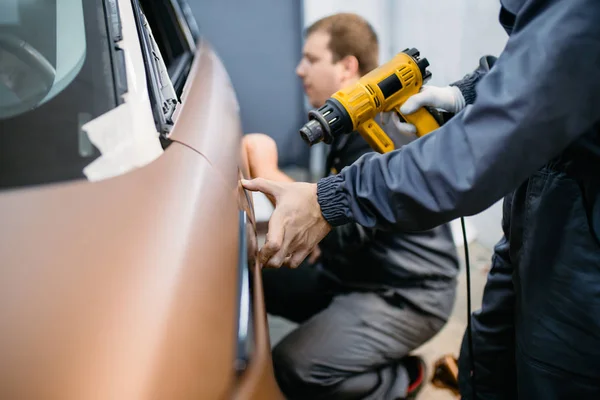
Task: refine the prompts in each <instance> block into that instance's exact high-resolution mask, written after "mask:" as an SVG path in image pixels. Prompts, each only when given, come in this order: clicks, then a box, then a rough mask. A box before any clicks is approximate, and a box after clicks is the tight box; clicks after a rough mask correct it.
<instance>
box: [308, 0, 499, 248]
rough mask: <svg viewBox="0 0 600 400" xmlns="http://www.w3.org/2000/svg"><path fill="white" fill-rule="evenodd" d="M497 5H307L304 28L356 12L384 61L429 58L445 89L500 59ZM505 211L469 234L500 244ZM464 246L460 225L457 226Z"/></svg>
mask: <svg viewBox="0 0 600 400" xmlns="http://www.w3.org/2000/svg"><path fill="white" fill-rule="evenodd" d="M499 10H500V2H499V1H498V0H418V1H416V0H369V1H367V0H328V1H322V0H304V25H305V27H306V26H308V25H310V24H311V23H312V22H314V21H316V20H317V19H319V18H321V17H324V16H326V15H330V14H333V13H336V12H355V13H357V14H360V15H362V16H363V17H364V18H365V19H366V20H367V21H369V22H370V23H371V24H372V25H373V28H374V29H375V30H376V31H377V34H378V36H379V40H380V61H381V62H385V61H386V60H388V59H389V58H391V57H392V56H393V55H394V54H396V53H397V52H399V51H402V50H403V49H405V48H407V47H416V48H417V49H419V51H420V52H421V57H426V58H427V59H428V60H429V63H430V64H431V66H430V67H429V69H430V71H431V72H432V74H433V76H432V79H431V81H430V82H429V83H430V84H433V85H446V84H449V83H451V82H453V81H455V80H458V79H460V78H462V77H463V76H464V75H465V74H467V73H469V72H470V71H472V70H474V69H475V68H476V67H477V65H478V61H479V58H480V57H481V56H483V55H486V54H491V55H496V56H497V55H499V54H500V52H501V51H502V49H503V47H504V45H505V43H506V40H507V35H506V33H505V32H504V30H503V29H502V27H501V26H500V24H499V23H498V12H499ZM500 219H501V205H500V203H497V204H495V205H494V206H492V207H490V208H489V209H488V210H486V211H484V212H483V213H481V214H479V215H476V216H474V217H470V218H468V219H467V227H468V228H467V229H468V230H469V231H470V235H469V236H471V234H472V233H474V232H475V233H476V235H477V239H478V240H479V241H480V242H481V243H482V244H484V245H486V246H488V247H492V246H493V245H494V243H495V242H496V241H497V240H498V239H499V238H500V236H501V234H502V231H501V228H500ZM453 228H454V230H455V233H456V234H455V236H456V239H457V241H460V242H461V243H462V239H461V237H460V236H459V235H458V234H459V233H460V225H458V224H457V223H456V222H455V223H453Z"/></svg>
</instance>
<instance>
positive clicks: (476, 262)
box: [269, 242, 491, 400]
mask: <svg viewBox="0 0 600 400" xmlns="http://www.w3.org/2000/svg"><path fill="white" fill-rule="evenodd" d="M469 252H470V259H471V284H472V292H471V296H472V302H473V303H472V307H473V310H476V309H478V308H479V307H480V306H481V297H482V293H483V287H484V285H485V280H486V275H487V272H488V270H489V266H490V260H491V250H490V249H489V248H487V247H484V246H482V245H480V244H478V243H477V242H474V243H472V244H471V245H469ZM459 254H461V260H462V261H463V266H462V268H461V273H460V277H459V289H458V296H457V299H456V303H455V304H454V311H453V313H452V316H451V318H450V320H449V321H448V323H447V324H446V325H445V327H444V328H443V329H442V331H441V332H440V333H439V334H438V335H437V336H435V337H434V338H432V339H431V340H430V341H429V342H427V343H426V344H424V345H423V346H421V347H420V348H418V349H417V350H416V351H415V353H417V354H420V355H421V356H422V357H424V358H425V360H426V362H427V366H428V369H429V377H428V382H430V380H431V373H432V371H431V370H432V368H433V363H434V362H435V361H436V360H437V359H439V358H440V357H441V356H443V355H446V354H453V355H457V354H458V350H459V346H460V343H461V340H462V337H463V333H464V331H465V327H466V323H467V294H466V275H465V273H464V253H463V249H462V247H461V248H459ZM292 329H294V324H292V323H290V322H288V321H286V320H283V319H281V318H278V317H272V316H269V330H270V334H271V344H272V345H275V344H277V342H279V340H281V338H283V337H284V336H285V335H286V334H287V333H288V332H289V331H290V330H292ZM457 398H458V397H457V396H454V395H453V394H452V393H451V392H450V391H449V390H446V389H439V388H437V387H435V386H433V385H431V384H430V383H429V384H428V385H427V386H426V387H425V388H424V390H423V391H422V392H421V394H420V395H419V399H423V400H453V399H457Z"/></svg>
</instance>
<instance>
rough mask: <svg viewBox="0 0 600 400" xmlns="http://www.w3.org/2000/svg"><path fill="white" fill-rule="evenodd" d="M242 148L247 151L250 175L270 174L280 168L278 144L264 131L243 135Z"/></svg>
mask: <svg viewBox="0 0 600 400" xmlns="http://www.w3.org/2000/svg"><path fill="white" fill-rule="evenodd" d="M242 148H243V149H244V151H245V152H246V156H247V158H248V164H249V167H250V176H252V177H257V176H263V175H268V174H269V173H271V172H273V171H276V170H278V166H277V144H276V143H275V141H274V140H273V139H272V138H271V137H269V136H267V135H265V134H263V133H249V134H247V135H244V136H243V137H242Z"/></svg>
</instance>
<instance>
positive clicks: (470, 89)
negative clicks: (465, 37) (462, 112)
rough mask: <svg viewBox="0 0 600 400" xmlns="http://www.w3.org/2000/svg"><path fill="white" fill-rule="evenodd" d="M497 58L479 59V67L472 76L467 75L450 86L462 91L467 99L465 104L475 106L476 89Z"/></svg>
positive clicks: (484, 57)
mask: <svg viewBox="0 0 600 400" xmlns="http://www.w3.org/2000/svg"><path fill="white" fill-rule="evenodd" d="M495 62H496V57H494V56H483V57H481V58H480V59H479V66H478V67H477V69H476V70H475V71H473V72H471V73H470V74H468V75H466V76H465V77H464V78H462V79H461V80H459V81H456V82H454V83H451V84H450V86H456V87H457V88H459V89H460V92H461V93H462V95H463V97H464V98H465V104H473V103H474V102H475V99H476V98H477V92H476V91H475V87H476V86H477V83H479V81H480V80H481V78H483V77H484V76H485V75H486V74H487V73H488V72H490V69H491V68H492V67H493V66H494V63H495Z"/></svg>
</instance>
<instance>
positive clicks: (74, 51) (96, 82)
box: [0, 0, 126, 189]
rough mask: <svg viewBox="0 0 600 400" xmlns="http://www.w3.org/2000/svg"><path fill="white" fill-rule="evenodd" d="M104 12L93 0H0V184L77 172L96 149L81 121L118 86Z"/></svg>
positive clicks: (114, 96)
mask: <svg viewBox="0 0 600 400" xmlns="http://www.w3.org/2000/svg"><path fill="white" fill-rule="evenodd" d="M106 18H107V17H106V13H105V8H104V3H103V2H102V1H101V0H2V12H1V13H0V189H2V188H7V187H19V186H27V185H34V184H40V183H50V182H57V181H65V180H72V179H80V178H84V175H83V169H84V167H85V166H86V165H88V164H89V163H90V162H91V161H93V160H94V159H95V158H97V157H98V156H99V152H98V150H97V149H96V148H95V147H94V146H92V145H91V143H90V142H89V139H88V138H87V135H86V134H85V132H83V131H82V130H81V126H82V125H83V124H85V123H86V122H88V121H90V120H92V119H94V118H96V117H98V116H100V115H102V114H104V113H106V112H107V111H109V110H111V109H112V108H114V107H116V105H117V104H118V103H119V102H120V101H121V100H120V92H119V88H120V89H121V90H123V89H124V88H123V83H121V84H119V85H118V84H115V74H114V69H113V61H112V60H113V59H116V58H115V57H111V54H112V53H111V52H112V51H114V50H112V49H111V47H112V46H109V40H108V37H109V35H108V34H107V30H106V29H107V28H106V27H107V19H106ZM125 85H126V84H125Z"/></svg>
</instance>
